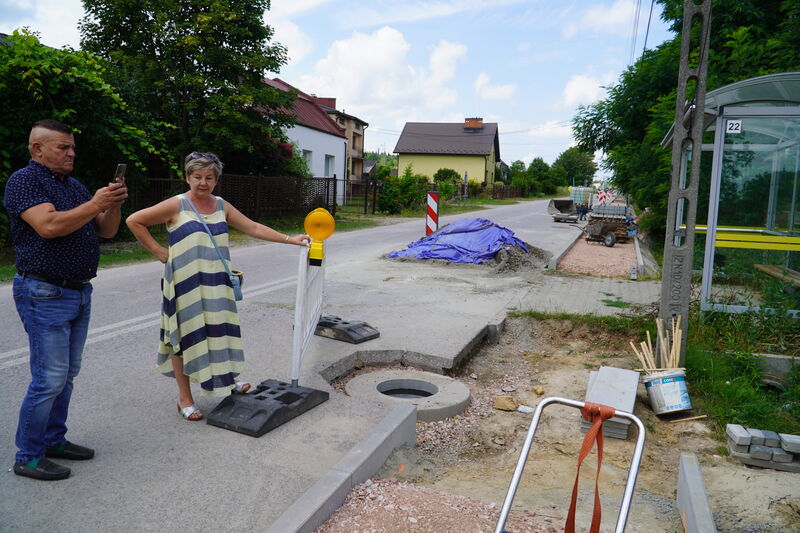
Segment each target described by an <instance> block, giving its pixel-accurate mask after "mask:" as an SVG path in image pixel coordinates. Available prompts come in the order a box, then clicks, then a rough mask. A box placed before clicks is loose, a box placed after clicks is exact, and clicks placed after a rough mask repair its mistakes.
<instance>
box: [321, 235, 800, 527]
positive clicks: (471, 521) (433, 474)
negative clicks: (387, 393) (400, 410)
mask: <svg viewBox="0 0 800 533" xmlns="http://www.w3.org/2000/svg"><path fill="white" fill-rule="evenodd" d="M579 244H580V243H579ZM629 246H630V248H633V244H630V245H629ZM600 248H605V247H603V246H602V245H600ZM575 249H577V250H578V251H579V252H580V251H581V250H585V252H584V253H586V254H588V255H586V256H584V257H582V258H581V260H580V261H579V262H581V263H582V264H584V265H585V264H591V263H593V257H595V258H596V253H595V252H596V250H595V248H594V247H591V248H589V247H585V246H578V247H576V248H575ZM607 250H612V251H614V250H616V251H617V252H618V253H619V254H621V253H624V252H627V250H625V249H624V248H623V247H619V248H618V247H617V246H615V247H614V248H608V249H607ZM610 261H613V258H612V259H608V258H606V259H604V260H602V262H600V263H597V262H594V264H595V265H597V271H596V272H594V273H595V275H598V274H599V275H609V273H608V271H607V265H608V263H609V262H610ZM562 263H563V262H562ZM588 273H589V274H591V273H592V272H588ZM622 275H624V274H622ZM630 340H634V341H637V340H641V339H635V338H632V337H630V338H629V337H628V336H626V335H624V334H609V333H607V332H604V331H602V330H599V329H593V328H590V327H589V326H585V325H575V324H573V323H572V322H571V321H565V320H545V321H540V320H534V319H529V318H524V317H523V318H512V319H509V320H508V321H507V325H506V328H505V330H504V331H503V333H502V335H501V336H500V341H499V343H498V344H496V345H486V346H484V347H482V348H481V349H480V351H479V352H478V353H476V354H475V355H474V356H473V357H472V358H471V359H470V360H469V362H468V363H467V364H466V365H465V367H464V368H463V369H461V371H460V372H459V373H458V374H457V375H455V376H454V377H455V378H456V379H459V380H460V381H462V382H463V383H465V384H466V385H467V386H468V387H469V388H470V390H471V393H472V398H471V403H470V406H469V407H468V408H467V410H466V411H465V412H464V414H462V415H459V416H456V417H452V418H449V419H447V420H442V421H438V422H419V423H417V442H416V446H415V447H414V448H413V449H408V448H402V449H399V450H396V451H395V452H394V453H393V454H392V456H390V458H389V459H388V460H387V461H386V463H385V465H384V467H383V468H382V469H381V470H380V471H379V472H378V474H377V475H376V476H374V477H373V479H371V480H369V481H367V482H366V483H364V484H361V485H359V486H358V487H356V488H354V489H353V490H352V491H351V492H350V494H349V496H348V497H347V500H346V501H345V503H344V504H343V505H342V506H341V507H340V508H339V510H337V511H336V512H335V513H334V514H333V515H332V516H331V517H330V519H329V520H328V521H327V522H326V523H325V524H323V525H322V526H321V527H320V528H319V529H318V530H317V531H318V533H357V532H358V533H389V532H443V531H459V532H462V533H473V532H475V533H477V532H487V533H488V532H491V531H494V528H495V525H496V522H497V518H498V515H499V509H500V507H501V506H502V504H503V500H504V498H505V495H506V491H507V490H508V485H509V483H510V481H511V477H512V474H513V470H514V467H515V465H516V463H517V460H518V458H519V453H520V448H521V446H522V443H523V440H524V437H525V434H526V432H527V430H528V427H529V424H530V421H531V418H532V414H525V413H522V412H519V411H501V410H498V409H495V408H494V405H495V398H496V397H498V396H511V398H512V399H513V401H514V402H515V403H517V404H521V405H526V406H530V407H535V406H536V405H537V404H538V402H539V401H540V400H541V399H542V398H544V397H548V396H561V397H566V398H573V399H579V400H583V399H584V397H585V392H586V386H587V382H588V377H589V372H590V371H591V370H596V369H598V368H599V367H600V366H601V365H604V366H614V367H618V368H626V369H633V368H635V366H636V365H637V362H636V359H635V358H634V356H633V354H631V353H630V350H629V348H627V346H628V341H630ZM371 370H372V369H369V368H367V369H362V370H360V371H359V372H360V373H363V372H365V371H371ZM345 379H347V378H345ZM338 386H341V383H339V384H338ZM690 386H691V384H690ZM634 413H635V414H636V415H637V416H638V417H639V418H640V419H641V420H642V422H643V423H644V424H645V427H646V428H647V435H646V438H647V441H646V444H645V450H644V455H643V458H642V462H641V466H640V469H639V475H638V478H637V484H636V491H635V494H634V500H633V505H632V507H631V512H630V514H629V517H628V521H627V524H628V525H627V529H626V531H629V532H648V533H651V532H669V533H672V532H680V531H683V527H682V524H681V519H680V516H679V512H678V510H677V507H676V501H675V492H676V487H677V477H678V462H679V457H680V453H681V452H682V451H689V452H694V453H695V454H697V456H698V458H699V460H700V464H701V468H702V473H703V478H704V482H705V485H706V490H707V492H708V498H709V503H710V505H711V508H712V511H713V513H714V517H715V521H716V524H717V529H718V530H719V531H720V532H726V533H756V532H758V533H761V532H771V533H788V532H791V531H795V532H796V531H800V478H798V477H797V474H792V473H787V472H780V471H775V470H768V469H759V468H752V467H747V466H744V465H742V464H741V463H739V462H737V461H735V460H731V459H729V458H727V457H725V456H722V455H720V454H719V450H720V449H722V447H723V444H724V443H723V442H721V441H718V440H716V439H715V435H714V426H713V421H712V420H710V419H702V420H693V421H680V420H666V419H661V418H659V417H657V416H656V415H655V414H654V413H653V412H652V411H651V410H650V407H649V401H648V399H647V395H646V393H645V390H644V386H643V385H641V384H640V386H639V392H638V397H637V401H636V405H635V408H634ZM697 414H699V413H697V412H689V413H682V414H680V415H678V414H676V415H673V416H672V417H671V418H676V417H678V418H680V417H687V416H691V415H697ZM664 418H667V417H664ZM635 438H636V434H635V429H631V431H630V435H629V437H628V439H627V440H624V441H623V440H619V439H613V438H606V439H605V440H604V444H605V446H604V457H603V466H602V471H601V475H600V495H601V501H602V509H603V521H602V528H601V529H602V531H613V529H614V525H615V523H616V519H617V514H618V510H619V503H620V501H621V497H622V492H623V490H624V486H625V481H626V478H627V474H628V472H629V469H630V461H631V455H632V452H633V446H634V442H635ZM582 440H583V434H582V433H581V431H580V415H579V412H578V411H577V410H575V409H572V408H568V407H563V406H550V407H548V409H547V410H545V412H544V415H543V417H542V420H541V422H540V424H539V427H538V428H537V432H536V439H535V442H534V445H533V447H532V449H531V453H530V455H529V458H528V461H527V464H526V468H525V472H524V474H523V477H522V482H521V484H520V487H519V489H518V491H517V494H516V497H515V499H514V506H513V510H512V512H511V516H510V519H509V521H508V522H507V523H506V526H505V529H506V530H507V531H513V532H514V533H520V532H531V533H538V532H548V533H552V532H555V531H562V530H563V527H564V521H565V517H566V513H567V510H568V507H569V499H570V493H571V490H572V485H573V483H574V480H575V473H576V466H577V457H578V449H579V447H580V444H581V442H582ZM595 461H596V452H595V451H593V452H592V453H591V454H590V455H589V457H588V458H587V460H586V461H585V463H584V467H583V468H582V469H581V484H580V491H579V498H578V514H577V521H576V524H577V526H578V530H579V531H585V530H586V529H588V524H589V521H590V516H591V507H592V501H593V489H594V483H593V480H594V473H595V471H596V462H595Z"/></svg>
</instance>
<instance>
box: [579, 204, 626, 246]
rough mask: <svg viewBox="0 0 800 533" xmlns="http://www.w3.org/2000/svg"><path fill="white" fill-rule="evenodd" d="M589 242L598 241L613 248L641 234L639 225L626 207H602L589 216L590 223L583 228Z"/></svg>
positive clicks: (598, 207)
mask: <svg viewBox="0 0 800 533" xmlns="http://www.w3.org/2000/svg"><path fill="white" fill-rule="evenodd" d="M581 230H582V231H583V232H584V233H585V234H586V240H587V241H598V242H602V243H603V244H604V245H606V246H608V247H611V246H614V245H615V244H616V243H617V241H624V240H627V239H629V238H631V237H633V236H634V235H636V234H637V233H639V225H638V224H636V222H634V220H633V217H632V216H630V213H629V208H628V207H627V206H625V205H601V206H597V207H595V209H594V210H593V211H592V212H591V213H590V214H589V221H588V222H587V223H586V226H585V227H583V228H581Z"/></svg>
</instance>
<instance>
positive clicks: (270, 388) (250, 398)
mask: <svg viewBox="0 0 800 533" xmlns="http://www.w3.org/2000/svg"><path fill="white" fill-rule="evenodd" d="M328 398H329V394H328V393H327V392H325V391H320V390H316V389H309V388H308V387H300V386H297V387H292V386H291V385H290V384H288V383H284V382H282V381H277V380H274V379H268V380H265V381H262V382H261V383H260V384H259V385H258V387H256V388H255V390H254V391H250V392H249V393H247V394H231V395H230V396H228V397H226V398H225V399H224V400H222V401H221V402H220V403H219V405H217V406H216V407H215V408H214V410H213V411H211V412H210V413H209V414H208V415H207V416H206V421H207V422H208V423H209V424H211V425H212V426H217V427H221V428H224V429H230V430H231V431H236V432H238V433H244V434H245V435H250V436H251V437H260V436H261V435H263V434H264V433H267V432H269V431H272V430H273V429H275V428H276V427H278V426H280V425H282V424H285V423H286V422H288V421H289V420H291V419H293V418H295V417H297V416H299V415H301V414H303V413H305V412H306V411H308V410H309V409H312V408H314V407H316V406H317V405H319V404H321V403H323V402H326V401H327V400H328Z"/></svg>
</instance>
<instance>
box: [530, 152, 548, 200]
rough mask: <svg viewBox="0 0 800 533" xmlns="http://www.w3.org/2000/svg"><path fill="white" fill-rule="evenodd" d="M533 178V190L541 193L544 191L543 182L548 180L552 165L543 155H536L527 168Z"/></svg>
mask: <svg viewBox="0 0 800 533" xmlns="http://www.w3.org/2000/svg"><path fill="white" fill-rule="evenodd" d="M526 172H527V174H528V176H529V177H530V180H531V192H532V193H534V194H539V193H542V192H544V189H543V184H544V182H545V181H547V180H548V175H549V173H550V165H548V164H547V163H546V162H545V160H544V159H542V158H541V157H535V158H534V159H533V161H531V163H530V164H529V165H528V169H527V170H526Z"/></svg>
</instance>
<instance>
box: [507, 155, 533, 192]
mask: <svg viewBox="0 0 800 533" xmlns="http://www.w3.org/2000/svg"><path fill="white" fill-rule="evenodd" d="M508 183H509V185H511V186H512V187H524V186H525V185H528V184H529V179H528V175H527V173H526V172H525V163H523V162H522V161H520V160H517V161H514V162H513V163H511V166H510V167H508Z"/></svg>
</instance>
